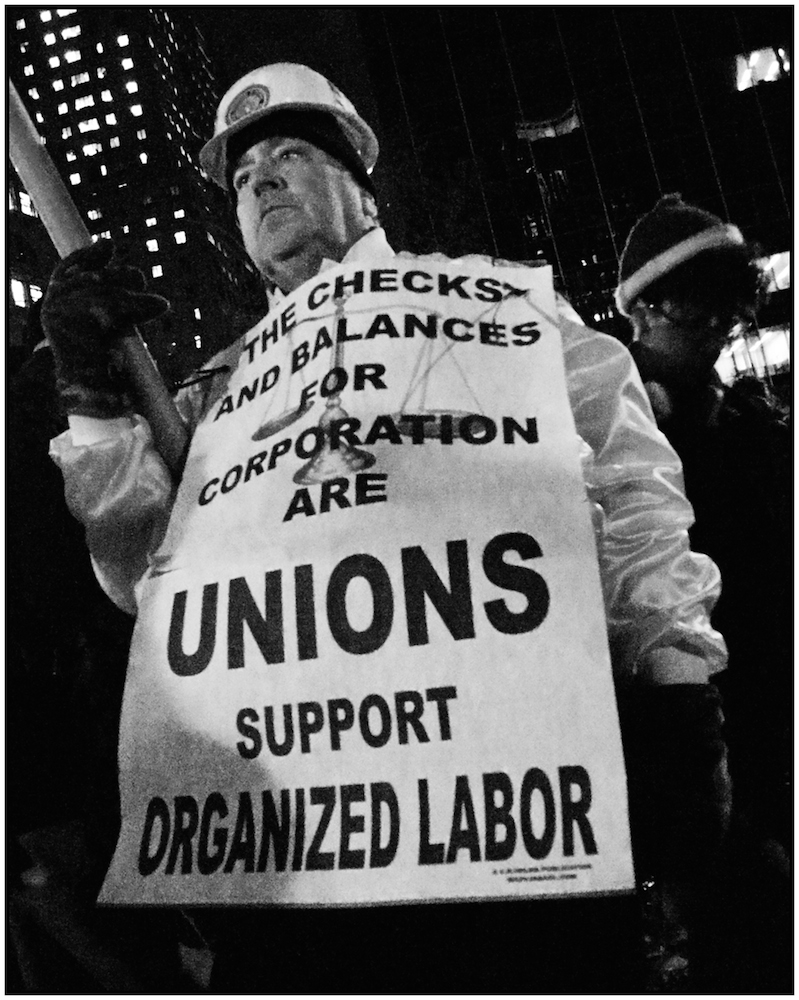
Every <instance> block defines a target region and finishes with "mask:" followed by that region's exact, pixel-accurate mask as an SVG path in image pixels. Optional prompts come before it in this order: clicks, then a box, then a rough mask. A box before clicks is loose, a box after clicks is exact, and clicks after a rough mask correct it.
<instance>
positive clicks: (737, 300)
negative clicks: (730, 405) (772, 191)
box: [616, 194, 764, 422]
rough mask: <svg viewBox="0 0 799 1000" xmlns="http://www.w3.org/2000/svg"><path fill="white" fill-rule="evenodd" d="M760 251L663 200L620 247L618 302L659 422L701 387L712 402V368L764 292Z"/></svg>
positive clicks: (705, 217)
mask: <svg viewBox="0 0 799 1000" xmlns="http://www.w3.org/2000/svg"><path fill="white" fill-rule="evenodd" d="M759 256H760V251H759V248H758V247H757V246H756V245H754V244H752V243H749V242H747V241H746V240H745V239H744V237H743V235H742V233H741V231H740V230H739V229H738V228H737V226H734V225H730V224H728V223H725V222H724V221H723V220H722V219H720V218H719V217H718V216H716V215H713V214H712V213H710V212H706V211H704V210H703V209H701V208H697V207H696V206H693V205H688V204H686V203H685V202H684V201H683V200H682V198H681V196H680V195H679V194H667V195H665V196H664V197H662V198H661V199H660V200H659V201H658V202H657V204H656V205H655V207H654V208H653V209H652V211H650V212H648V213H647V214H646V215H644V216H642V218H640V219H639V220H638V222H637V223H636V224H635V226H634V227H633V229H632V230H631V232H630V234H629V236H628V238H627V242H626V244H625V247H624V251H623V252H622V256H621V262H620V267H619V284H618V288H617V289H616V304H617V306H618V308H619V311H620V312H621V313H622V314H623V315H624V316H627V317H629V319H630V322H631V323H632V326H633V344H632V348H631V350H632V353H633V356H634V357H635V360H636V363H637V364H638V367H639V370H640V372H641V376H642V378H643V379H644V382H645V384H647V389H648V391H649V395H650V399H651V401H652V405H653V408H654V410H655V415H656V417H658V418H659V421H661V422H662V421H664V420H668V419H669V417H670V416H671V414H672V411H673V409H674V407H675V406H678V405H679V404H680V401H681V400H680V399H679V398H677V399H676V398H675V397H685V396H686V395H687V396H690V397H693V398H694V400H695V397H696V394H697V392H699V393H700V394H701V395H703V396H706V397H707V398H706V399H704V402H705V403H707V404H708V405H711V406H712V405H713V402H714V401H715V396H716V393H715V391H713V392H710V393H709V394H708V393H703V392H702V390H703V389H706V388H707V387H708V386H709V385H710V384H711V383H712V382H713V381H714V379H713V378H712V375H713V367H714V365H715V363H716V362H717V361H718V358H719V355H720V353H721V351H722V348H723V347H724V346H725V344H726V343H727V342H728V341H729V339H730V335H731V334H732V333H733V331H735V330H736V328H738V326H739V324H744V325H748V324H749V323H751V322H752V321H753V320H754V317H755V314H756V311H757V308H758V306H759V305H760V303H761V300H762V297H763V288H764V278H763V269H762V267H761V266H760V264H759V263H758V259H759Z"/></svg>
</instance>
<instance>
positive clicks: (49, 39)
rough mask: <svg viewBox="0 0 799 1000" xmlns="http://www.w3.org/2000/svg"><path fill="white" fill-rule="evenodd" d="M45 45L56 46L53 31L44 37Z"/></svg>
mask: <svg viewBox="0 0 799 1000" xmlns="http://www.w3.org/2000/svg"><path fill="white" fill-rule="evenodd" d="M44 44H45V45H55V35H54V34H53V33H52V31H48V33H47V34H46V35H45V36H44Z"/></svg>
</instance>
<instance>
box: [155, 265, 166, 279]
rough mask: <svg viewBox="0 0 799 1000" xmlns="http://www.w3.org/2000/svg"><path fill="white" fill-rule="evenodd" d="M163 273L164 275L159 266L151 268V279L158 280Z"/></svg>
mask: <svg viewBox="0 0 799 1000" xmlns="http://www.w3.org/2000/svg"><path fill="white" fill-rule="evenodd" d="M163 273H164V269H163V267H161V265H160V264H156V265H155V266H154V267H153V277H154V278H160V277H161V275H162V274H163Z"/></svg>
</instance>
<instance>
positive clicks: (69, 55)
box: [64, 49, 80, 63]
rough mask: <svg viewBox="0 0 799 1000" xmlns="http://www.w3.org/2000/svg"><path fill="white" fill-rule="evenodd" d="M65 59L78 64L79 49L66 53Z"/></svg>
mask: <svg viewBox="0 0 799 1000" xmlns="http://www.w3.org/2000/svg"><path fill="white" fill-rule="evenodd" d="M64 58H65V59H66V61H67V62H68V63H73V62H77V61H78V60H79V59H80V52H78V50H77V49H69V50H67V51H66V52H65V53H64Z"/></svg>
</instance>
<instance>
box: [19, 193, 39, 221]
mask: <svg viewBox="0 0 799 1000" xmlns="http://www.w3.org/2000/svg"><path fill="white" fill-rule="evenodd" d="M19 207H20V208H21V209H22V214H23V215H33V216H35V215H36V209H35V208H34V207H33V202H32V201H31V196H30V195H29V194H28V192H27V191H20V193H19Z"/></svg>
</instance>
